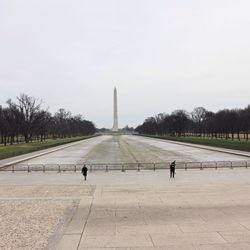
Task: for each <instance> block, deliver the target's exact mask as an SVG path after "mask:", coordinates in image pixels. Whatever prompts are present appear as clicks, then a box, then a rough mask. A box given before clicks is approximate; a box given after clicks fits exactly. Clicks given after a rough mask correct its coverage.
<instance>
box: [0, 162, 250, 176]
mask: <svg viewBox="0 0 250 250" xmlns="http://www.w3.org/2000/svg"><path fill="white" fill-rule="evenodd" d="M83 165H86V166H87V167H88V169H89V171H90V172H91V171H106V172H108V171H115V170H116V171H122V172H125V171H128V170H136V171H141V170H153V171H156V170H160V169H169V165H170V162H155V163H82V164H15V165H11V166H7V167H2V168H0V172H3V171H11V172H13V173H14V172H18V171H26V172H38V171H39V172H49V171H53V172H58V173H61V172H67V171H71V172H79V171H81V169H82V167H83ZM248 167H250V160H249V161H204V162H176V169H185V170H188V169H200V170H203V169H209V168H214V169H218V168H248Z"/></svg>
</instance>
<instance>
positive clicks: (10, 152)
mask: <svg viewBox="0 0 250 250" xmlns="http://www.w3.org/2000/svg"><path fill="white" fill-rule="evenodd" d="M91 137H94V136H79V137H72V138H63V139H48V140H47V141H45V142H32V143H22V144H15V145H8V146H0V160H2V159H6V158H9V157H14V156H18V155H22V154H27V153H31V152H34V151H38V150H42V149H47V148H52V147H56V146H60V145H63V144H67V143H71V142H76V141H80V140H84V139H88V138H91Z"/></svg>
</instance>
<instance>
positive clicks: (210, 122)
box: [135, 105, 250, 141]
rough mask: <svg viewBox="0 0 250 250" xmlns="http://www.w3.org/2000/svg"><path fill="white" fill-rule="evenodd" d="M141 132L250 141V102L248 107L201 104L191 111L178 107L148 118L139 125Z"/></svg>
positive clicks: (139, 131)
mask: <svg viewBox="0 0 250 250" xmlns="http://www.w3.org/2000/svg"><path fill="white" fill-rule="evenodd" d="M135 130H136V131H137V132H138V133H140V134H148V135H161V136H162V135H170V136H199V137H209V138H224V139H232V140H234V139H237V140H241V139H242V138H243V139H244V140H246V141H248V135H249V132H250V105H248V106H247V107H246V108H244V109H223V110H220V111H218V112H211V111H208V110H206V109H205V108H204V107H197V108H194V110H193V111H192V112H191V113H188V112H187V111H185V110H175V111H174V112H172V113H171V114H165V113H160V114H158V115H156V116H154V117H149V118H147V119H146V120H145V121H144V122H143V124H141V125H139V126H138V127H137V128H136V129H135Z"/></svg>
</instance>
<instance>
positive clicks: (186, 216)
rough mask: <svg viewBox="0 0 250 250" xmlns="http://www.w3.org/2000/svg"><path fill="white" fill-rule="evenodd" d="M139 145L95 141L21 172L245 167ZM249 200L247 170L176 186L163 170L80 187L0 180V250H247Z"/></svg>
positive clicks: (92, 177) (21, 177)
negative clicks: (58, 165)
mask: <svg viewBox="0 0 250 250" xmlns="http://www.w3.org/2000/svg"><path fill="white" fill-rule="evenodd" d="M137 138H138V137H131V136H125V137H122V139H121V141H120V140H119V138H118V137H115V138H112V137H111V136H107V137H98V138H93V139H91V140H90V141H89V144H88V142H87V141H86V142H82V143H79V144H77V145H74V146H72V147H70V148H66V149H63V150H60V151H56V152H54V153H51V154H47V155H43V156H41V157H39V158H35V159H32V160H29V162H39V163H41V162H43V163H47V162H49V161H56V160H57V161H62V162H63V161H73V160H74V161H75V162H81V161H83V160H84V161H89V162H94V161H95V160H96V161H97V160H98V161H99V162H100V161H101V160H103V161H108V160H109V159H108V157H106V158H105V155H109V156H113V158H112V161H117V162H121V161H125V160H127V159H128V158H129V157H130V160H132V159H134V161H139V160H147V159H148V160H149V158H151V157H152V158H153V160H157V159H158V160H171V159H173V158H172V157H177V160H178V159H181V158H183V157H184V158H185V157H186V158H185V159H187V158H189V159H191V158H192V160H198V159H201V158H202V159H204V160H205V159H207V158H209V159H211V160H218V159H220V160H223V159H226V160H229V159H231V160H246V159H248V158H247V157H243V156H242V157H241V156H239V155H231V154H226V153H221V152H214V151H209V150H203V149H198V148H192V147H185V146H183V145H182V146H181V145H177V144H171V143H167V142H162V141H159V143H158V141H157V140H151V139H147V138H142V139H137ZM138 140H140V141H138ZM164 143H165V144H164ZM181 147H182V150H181ZM119 148H120V151H119ZM144 150H145V152H146V153H145V154H143V152H144ZM157 151H159V153H158V154H157ZM164 152H165V154H164ZM73 153H74V158H73V157H72V154H73ZM102 156H103V158H101V157H102ZM68 157H69V158H68ZM97 157H99V158H97ZM178 157H179V158H178ZM197 157H199V158H197ZM249 190H250V169H248V168H234V169H217V170H216V169H204V170H187V171H185V170H178V169H177V173H176V178H175V179H170V178H169V171H168V170H157V171H146V170H145V171H140V172H137V171H126V172H121V171H110V172H105V171H93V172H89V175H88V179H87V181H84V180H83V177H82V176H81V174H80V172H76V173H74V172H62V173H56V172H51V173H49V172H46V173H42V172H31V173H27V172H15V173H11V172H0V249H13V250H14V249H19V250H21V249H22V250H24V249H25V250H26V249H47V250H49V249H60V250H64V249H65V250H71V249H72V250H77V249H85V250H86V249H89V250H115V249H117V250H143V249H145V250H153V249H174V250H176V249H183V250H184V249H185V250H186V249H187V250H188V249H201V250H206V249H212V250H214V249H216V250H218V249H250V192H249Z"/></svg>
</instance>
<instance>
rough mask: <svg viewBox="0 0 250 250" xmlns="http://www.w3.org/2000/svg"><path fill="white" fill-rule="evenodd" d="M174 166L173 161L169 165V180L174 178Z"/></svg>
mask: <svg viewBox="0 0 250 250" xmlns="http://www.w3.org/2000/svg"><path fill="white" fill-rule="evenodd" d="M175 166H176V163H175V161H173V162H172V163H171V164H170V178H174V174H175Z"/></svg>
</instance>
